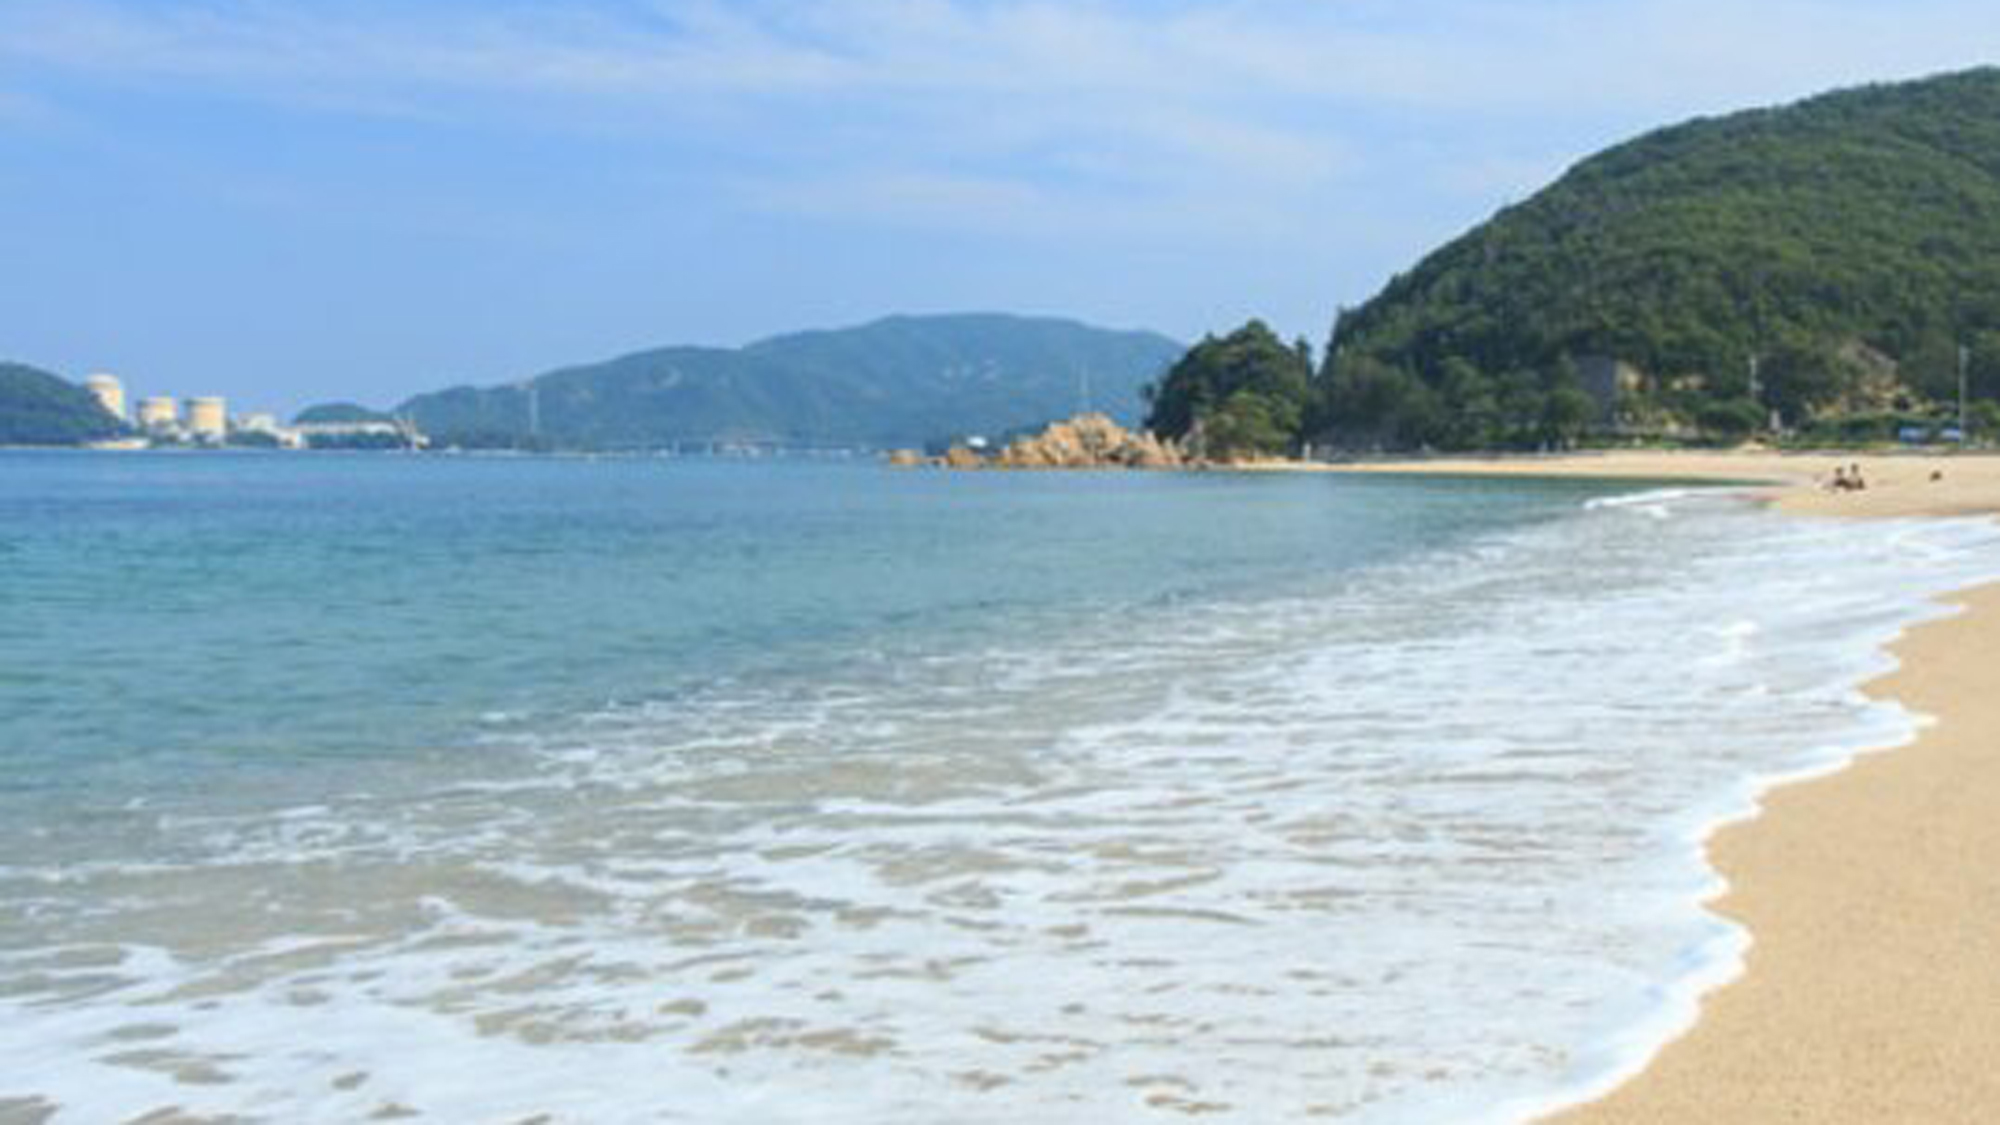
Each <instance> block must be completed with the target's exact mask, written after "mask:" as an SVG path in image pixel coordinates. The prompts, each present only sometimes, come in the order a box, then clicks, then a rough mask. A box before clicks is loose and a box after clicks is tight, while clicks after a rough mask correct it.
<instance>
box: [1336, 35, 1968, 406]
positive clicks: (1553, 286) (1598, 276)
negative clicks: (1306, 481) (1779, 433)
mask: <svg viewBox="0 0 2000 1125" xmlns="http://www.w3.org/2000/svg"><path fill="white" fill-rule="evenodd" d="M1333 343H1334V347H1333V348H1332V349H1330V350H1329V354H1330V355H1332V356H1334V357H1335V362H1333V363H1332V364H1331V365H1330V367H1329V370H1328V371H1327V372H1326V382H1327V387H1326V391H1327V393H1326V399H1325V402H1324V403H1323V409H1322V411H1321V412H1320V413H1319V415H1318V416H1317V417H1316V419H1315V422H1316V424H1317V425H1318V426H1319V427H1321V428H1323V429H1328V430H1332V431H1336V432H1341V431H1344V432H1348V433H1367V434H1371V435H1376V436H1383V435H1390V436H1393V437H1395V438H1399V439H1400V440H1401V441H1403V442H1406V443H1411V444H1414V443H1417V442H1419V441H1422V442H1429V443H1433V444H1443V445H1490V444H1503V443H1505V441H1506V439H1508V438H1509V437H1514V438H1517V439H1518V438H1519V437H1520V436H1522V435H1528V434H1532V433H1534V432H1536V430H1537V428H1538V423H1537V421H1536V419H1535V415H1536V414H1537V412H1538V411H1540V410H1541V408H1542V406H1543V405H1545V404H1546V402H1547V396H1549V395H1551V394H1553V393H1556V392H1557V391H1559V390H1563V389H1564V388H1565V387H1566V386H1573V385H1574V384H1575V382H1576V379H1577V365H1578V362H1579V361H1582V360H1586V359H1587V358H1588V357H1603V358H1605V359H1617V360H1621V361H1624V362H1626V363H1629V364H1631V365H1632V366H1633V367H1635V368H1636V369H1637V370H1638V372H1639V373H1641V374H1640V376H1639V385H1638V386H1636V387H1635V388H1632V391H1633V393H1631V394H1629V395H1628V396H1627V398H1626V401H1625V402H1624V404H1623V406H1622V408H1621V409H1622V410H1623V412H1624V414H1625V415H1626V417H1627V419H1628V420H1629V421H1632V422H1635V423H1639V424H1642V425H1666V426H1672V425H1686V424H1689V423H1697V422H1700V421H1701V420H1702V419H1703V418H1707V419H1709V420H1710V421H1712V422H1715V423H1716V424H1718V425H1720V424H1725V423H1727V424H1733V425H1741V424H1746V423H1748V422H1750V421H1753V420H1755V419H1758V418H1763V417H1768V414H1769V411H1770V410H1772V409H1776V410H1777V411H1778V412H1779V414H1780V415H1781V417H1782V418H1783V419H1784V420H1785V421H1786V422H1787V423H1790V424H1796V423H1800V422H1804V421H1808V420H1810V419H1812V418H1815V417H1823V416H1827V415H1832V414H1838V413H1842V412H1855V411H1867V410H1888V409H1916V410H1921V409H1922V408H1923V407H1924V406H1925V404H1926V403H1932V402H1941V401H1944V400H1947V399H1952V398H1955V396H1956V387H1957V373H1958V356H1959V352H1958V349H1959V347H1960V345H1961V344H1962V343H1963V344H1967V345H1970V346H1971V348H1972V358H1973V368H1972V374H1973V390H1974V393H1975V394H1976V395H1979V396H1982V397H1993V396H1995V395H2000V70H1993V69H1983V70H1977V71H1971V72H1966V73H1961V74H1954V75H1948V76H1944V77H1940V78H1934V79H1928V80H1924V81H1919V82H1910V83H1902V84H1897V85H1884V86H1872V87H1866V88H1860V89H1854V90H1847V91H1842V92H1839V93H1834V94H1828V95H1825V96H1822V97H1817V98H1813V99H1810V100H1808V101H1804V102H1800V103H1798V104H1795V105H1791V106H1787V107H1783V108H1779V109H1768V110H1755V111H1751V112H1746V113H1739V114H1734V115H1731V116H1728V117H1722V118H1716V119H1707V120H1698V121H1694V122H1690V123H1688V124H1684V125H1680V126H1676V127H1673V128H1669V129H1664V130H1661V131H1659V132H1656V133H1653V134H1650V135H1648V136H1645V137H1641V138H1639V139H1638V140H1635V141H1632V142H1630V143H1628V144H1623V145H1620V146H1618V147H1615V148H1612V149H1610V150H1608V151H1606V152H1604V153H1602V154H1599V155H1597V156H1594V157H1591V158H1590V159H1588V160H1585V161H1583V162H1582V163H1580V164H1578V165H1577V166H1576V167H1575V168H1573V169H1572V170H1571V171H1570V172H1569V173H1568V174H1566V175H1565V176H1563V177H1562V178H1561V179H1560V180H1559V181H1558V182H1557V183H1555V184H1554V185H1553V186H1551V187H1549V188H1548V189H1547V190H1545V191H1543V192H1541V193H1540V194H1538V195H1536V196H1534V197H1533V198H1532V199H1530V200H1528V201H1527V202H1525V203H1523V204H1521V205H1519V206H1516V207H1512V208H1509V209H1507V210H1505V211H1502V212H1501V213H1499V214H1498V215H1497V216H1495V217H1494V218H1493V219H1492V220H1491V221H1489V222H1487V223H1485V224H1483V225H1481V226H1479V227H1478V228H1476V229H1474V230H1472V231H1471V232H1469V233H1468V234H1466V235H1464V236H1463V237H1461V238H1459V239H1457V240H1456V241H1454V242H1452V243H1450V244H1449V245H1447V246H1445V247H1443V248H1442V249H1440V250H1438V251H1437V252H1436V253H1434V254H1432V255H1430V256H1429V257H1427V258H1425V259H1424V260H1423V261H1422V262H1421V263H1419V264H1418V265H1417V266H1416V267H1415V268H1414V269H1412V270H1411V271H1410V272H1409V273H1407V274H1405V275H1403V276H1401V277H1398V278H1397V279H1396V280H1395V281H1393V282H1392V283H1391V284H1390V285H1389V286H1388V287H1387V289H1386V290H1385V291H1384V292H1383V293H1382V294H1381V295H1379V296H1378V297H1376V298H1375V299H1374V300H1372V301H1370V302H1368V303H1367V304H1365V305H1363V306H1362V307H1361V308H1359V309H1356V310H1353V311H1352V312H1350V313H1349V314H1347V315H1345V316H1344V317H1343V318H1342V319H1341V320H1340V322H1339V324H1338V325H1337V327H1336V330H1335V334H1334V340H1333ZM1753 362H1754V367H1755V370H1756V372H1757V375H1758V382H1757V386H1756V387H1755V389H1754V392H1755V393H1754V399H1753V388H1752V386H1751V373H1752V370H1753Z"/></svg>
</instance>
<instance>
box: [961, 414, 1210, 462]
mask: <svg viewBox="0 0 2000 1125" xmlns="http://www.w3.org/2000/svg"><path fill="white" fill-rule="evenodd" d="M994 464H995V466H996V467H997V468H1002V469H1178V468H1181V467H1182V466H1183V465H1184V464H1186V459H1185V458H1184V457H1182V455H1181V451H1180V450H1179V449H1178V448H1177V447H1175V446H1174V445H1172V444H1171V443H1168V442H1163V441H1161V440H1160V439H1158V438H1156V437H1154V436H1153V435H1152V434H1149V433H1134V432H1132V431H1130V430H1127V429H1125V428H1124V427H1123V426H1120V425H1119V424H1118V423H1116V422H1113V421H1112V420H1111V419H1109V418H1107V417H1105V416H1104V415H1102V414H1079V415H1077V416H1076V417H1074V418H1071V419H1070V420H1069V421H1067V422H1057V423H1055V424H1054V425H1051V426H1050V427H1049V428H1048V429H1046V430H1043V431H1042V432H1041V433H1039V434H1036V435H1034V436H1032V437H1023V438H1017V439H1015V441H1014V442H1013V444H1011V445H1009V446H1008V447H1007V448H1006V449H1004V450H1002V451H1001V452H1000V455H999V456H998V457H997V458H995V459H994Z"/></svg>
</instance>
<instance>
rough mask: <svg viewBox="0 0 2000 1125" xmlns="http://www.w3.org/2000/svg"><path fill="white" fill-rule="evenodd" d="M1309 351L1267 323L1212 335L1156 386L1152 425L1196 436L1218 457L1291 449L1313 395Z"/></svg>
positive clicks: (1166, 432)
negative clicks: (1281, 336) (1292, 344)
mask: <svg viewBox="0 0 2000 1125" xmlns="http://www.w3.org/2000/svg"><path fill="white" fill-rule="evenodd" d="M1311 382H1312V363H1311V354H1310V349H1309V348H1308V349H1301V348H1297V347H1293V346H1288V345H1287V344H1286V343H1285V342H1284V341H1283V340H1281V339H1279V338H1278V336H1277V334H1276V333H1274V332H1272V331H1271V329H1270V327H1269V326H1267V325H1266V324H1265V323H1264V322H1263V321H1260V320H1253V321H1251V322H1249V323H1248V324H1245V325H1244V326H1243V327H1241V328H1239V329H1237V330H1236V331H1234V332H1232V333H1230V334H1229V335H1227V336H1223V337H1220V338H1217V337H1215V336H1209V337H1206V338H1205V339H1203V340H1202V341H1201V343H1199V344H1196V345H1195V346H1194V347H1193V348H1192V349H1190V350H1189V351H1188V353H1187V354H1186V355H1184V356H1182V357H1181V360H1180V362H1178V363H1176V364H1175V365H1174V366H1173V368H1172V370H1170V371H1168V372H1167V374H1166V376H1165V377H1164V378H1163V379H1161V380H1160V382H1159V384H1158V386H1157V387H1156V388H1155V389H1154V392H1153V395H1152V398H1151V406H1152V411H1151V414H1150V415H1149V416H1148V417H1147V419H1146V426H1147V428H1149V429H1151V430H1152V431H1153V432H1154V433H1156V434H1159V435H1160V436H1161V437H1166V438H1175V439H1196V440H1197V441H1199V442H1201V443H1204V444H1206V445H1207V453H1208V454H1209V455H1210V456H1214V457H1224V458H1228V457H1244V456H1266V455H1272V454H1281V453H1286V452H1289V451H1290V450H1291V449H1292V448H1294V447H1295V446H1296V445H1297V444H1298V442H1299V438H1300V431H1301V429H1302V427H1303V425H1304V421H1305V412H1306V407H1307V403H1308V400H1309V398H1310V395H1311Z"/></svg>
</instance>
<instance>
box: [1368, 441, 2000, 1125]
mask: <svg viewBox="0 0 2000 1125" xmlns="http://www.w3.org/2000/svg"><path fill="white" fill-rule="evenodd" d="M1857 462H1858V463H1859V464H1860V465H1861V467H1862V474H1863V477H1864V479H1865V480H1866V481H1867V482H1868V488H1867V490H1866V491H1864V492H1858V493H1855V492H1841V493H1835V492H1831V491H1828V490H1827V489H1826V488H1825V487H1824V485H1825V482H1826V481H1827V480H1829V479H1830V478H1831V476H1832V473H1833V470H1834V468H1835V467H1836V466H1842V465H1851V464H1854V463H1857ZM1339 471H1354V472H1404V473H1406V472H1422V473H1466V474H1479V475H1491V474H1522V475H1556V476H1592V477H1615V478H1648V479H1662V480H1673V479H1683V480H1706V481H1712V480H1730V481H1757V482H1768V483H1767V487H1766V489H1765V491H1766V492H1767V494H1768V495H1769V496H1770V497H1771V499H1772V500H1773V501H1774V502H1775V503H1776V504H1777V505H1778V506H1779V507H1780V508H1781V509H1783V510H1787V511H1792V512H1796V513H1800V514H1804V515H1812V516H1854V517H1896V516H1926V515H1972V514H1991V513H1994V512H2000V457H1982V456H1970V455H1968V456H1959V457H1949V456H1947V457H1932V456H1900V455H1898V456H1878V457H1868V456H1856V455H1848V454H1840V455H1832V454H1828V455H1778V454H1766V453H1718V454H1704V453H1691V454H1605V455H1578V456H1569V457H1558V458H1523V459H1505V460H1492V461H1437V462H1422V463H1399V464H1374V465H1357V466H1351V467H1343V468H1342V469H1341V470H1339ZM1954 600H1955V601H1956V602H1957V603H1958V604H1960V605H1962V606H1963V607H1964V609H1965V612H1963V613H1961V614H1959V615H1957V616H1954V617H1951V618H1948V619H1945V620H1942V621H1938V622H1934V623H1931V624H1929V625H1926V626H1924V627H1921V628H1919V629H1917V630H1915V631H1913V632H1912V633H1910V634H1909V635H1907V636H1906V637H1905V638H1904V639H1903V640H1902V641H1901V642H1900V643H1898V644H1897V645H1896V646H1895V653H1896V655H1897V657H1898V658H1899V659H1900V661H1901V665H1902V666H1901V668H1900V670H1899V671H1897V672H1896V673H1894V674H1892V675H1890V676H1887V677H1885V678H1883V679H1881V680H1879V681H1877V682H1875V683H1874V684H1872V685H1870V688H1869V690H1870V691H1871V692H1873V693H1875V694H1877V695H1880V696H1886V697H1892V698H1894V699H1896V700H1898V701H1900V702H1901V703H1903V704H1904V705H1905V706H1908V707H1910V708H1912V709H1913V710H1915V711H1917V712H1920V713H1922V714H1925V715H1929V716H1931V717H1933V718H1934V719H1935V720H1936V722H1935V723H1934V725H1932V726H1930V727H1929V728H1928V729H1927V730H1926V731H1925V732H1924V733H1923V734H1922V736H1921V737H1920V738H1919V739H1918V740H1917V741H1916V742H1915V743H1913V744H1911V745H1909V746H1906V747H1903V748H1900V749H1897V750H1894V751H1892V752H1887V753H1879V754H1871V755H1868V756H1864V757H1863V758H1862V759H1860V760H1859V761H1858V762H1856V763H1855V765H1854V766H1852V767H1851V768H1849V769H1847V770H1845V771H1842V772H1840V773H1838V774H1834V775H1831V776H1828V777H1824V778H1820V779H1816V780H1812V781H1807V782H1802V783H1798V784H1795V785H1791V786H1787V787H1784V788H1781V789H1778V790H1776V791H1774V792H1772V793H1771V794H1770V795H1769V796H1768V797H1767V798H1766V800H1765V802H1764V811H1763V813H1762V815H1760V816H1758V817H1757V818H1755V819H1753V820H1749V821H1745V822H1742V823H1739V824H1736V825H1733V826H1730V827H1728V828H1725V829H1723V830H1722V831H1720V832H1718V833H1717V834H1716V835H1715V837H1714V838H1712V839H1711V840H1710V842H1709V852H1710V856H1711V859H1712V861H1713V862H1714V864H1715V865H1716V867H1717V868H1718V870H1720V871H1721V872H1722V874H1723V876H1724V877H1725V878H1726V879H1727V881H1728V884H1729V890H1728V891H1727V892H1726V893H1725V894H1724V895H1723V896H1722V897H1721V898H1719V899H1718V900H1716V901H1715V902H1713V903H1712V906H1713V908H1714V909H1715V910H1717V911H1719V912H1720V913H1722V914H1723V915H1725V916H1727V917H1729V918H1732V919H1735V920H1737V921H1738V922H1740V923H1742V924H1743V925H1744V926H1745V927H1747V928H1748V929H1749V931H1750V933H1751V936H1752V941H1753V945H1752V947H1751V950H1750V952H1749V954H1748V957H1747V961H1746V965H1745V972H1744V974H1743V975H1742V976H1741V977H1739V978H1738V979H1736V980H1735V981H1733V982H1731V983H1729V984H1727V985H1725V986H1724V987H1722V988H1721V989H1719V990H1717V991H1716V992H1714V993H1712V994H1711V995H1710V996H1708V997H1707V998H1706V999H1705V1000H1704V1002H1703V1006H1702V1013H1701V1018H1700V1020H1699V1022H1698V1023H1697V1024H1696V1026H1695V1027H1694V1029H1693V1030H1692V1031H1690V1032H1689V1033H1688V1034H1687V1035H1685V1036H1683V1037H1682V1038H1680V1039H1679V1040H1677V1041H1675V1042H1673V1043H1671V1044H1669V1045H1668V1046H1667V1048H1666V1049H1665V1050H1664V1051H1662V1052H1661V1053H1660V1054H1659V1055H1658V1056H1657V1057H1656V1058H1655V1059H1654V1061H1653V1063H1652V1065H1651V1066H1650V1067H1649V1068H1648V1069H1647V1070H1646V1071H1645V1072H1644V1073H1643V1074H1641V1075H1640V1076H1639V1077H1638V1078H1636V1079H1635V1080H1633V1081H1632V1082H1630V1083H1627V1084H1626V1085H1624V1086H1623V1087H1621V1088H1619V1089H1618V1090H1616V1091H1614V1092H1613V1093H1612V1094H1610V1095H1609V1096H1607V1097H1606V1098H1604V1099H1602V1100H1600V1101H1597V1102H1594V1103H1591V1104H1588V1105H1584V1106H1581V1107H1578V1108H1576V1109H1573V1110H1570V1111H1568V1112H1565V1113H1561V1114H1557V1115H1555V1116H1554V1117H1552V1118H1549V1119H1548V1120H1551V1121H1555V1122H1561V1123H1562V1125H1583V1123H1592V1125H1595V1123H1624V1122H1674V1123H1682V1125H1685V1123H1692V1122H1724V1123H1739V1122H1741V1123H1758V1125H1761V1123H1765V1122H1901V1123H1910V1122H1926V1123H1934V1122H1968V1123H1970V1122H1990V1121H1995V1120H2000V1069H1996V1068H1995V1067H1994V1066H1993V1065H1992V1060H1993V1059H1994V1058H1996V1057H2000V865H1996V860H1995V857H2000V692H1996V691H1994V690H1993V689H1994V686H1995V685H1994V672H1993V669H1995V668H2000V587H1986V588H1983V589H1979V590H1972V591H1965V592H1963V593H1962V594H1961V595H1960V596H1959V597H1958V598H1956V599H1954Z"/></svg>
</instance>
